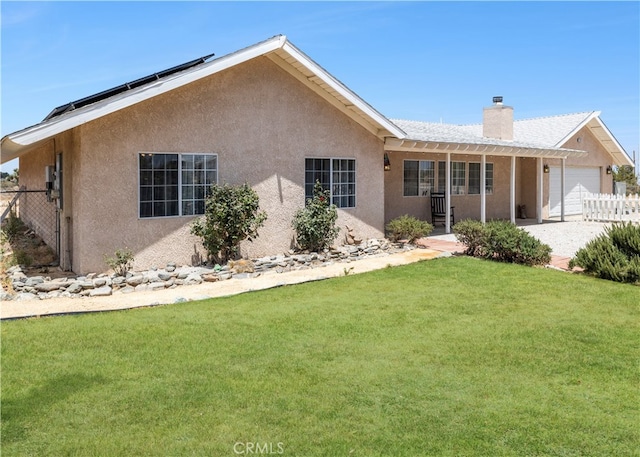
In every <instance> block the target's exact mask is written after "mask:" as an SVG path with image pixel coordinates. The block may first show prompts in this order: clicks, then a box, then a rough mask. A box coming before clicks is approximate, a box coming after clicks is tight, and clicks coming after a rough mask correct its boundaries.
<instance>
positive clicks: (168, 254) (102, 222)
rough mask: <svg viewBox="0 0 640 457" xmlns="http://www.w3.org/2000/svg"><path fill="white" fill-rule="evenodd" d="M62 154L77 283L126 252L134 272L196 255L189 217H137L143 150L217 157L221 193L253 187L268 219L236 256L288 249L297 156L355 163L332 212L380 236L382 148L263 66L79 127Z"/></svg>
mask: <svg viewBox="0 0 640 457" xmlns="http://www.w3.org/2000/svg"><path fill="white" fill-rule="evenodd" d="M59 149H64V152H63V154H64V156H65V161H64V165H65V170H66V176H67V179H66V181H65V182H68V183H70V185H71V186H72V189H69V190H68V191H66V192H65V211H64V212H65V217H69V219H68V220H66V225H67V226H68V227H71V228H72V231H73V233H72V236H70V237H69V239H70V242H71V245H72V249H71V251H72V256H73V269H74V271H76V272H78V273H87V272H91V271H98V272H99V271H104V270H105V269H106V265H105V263H104V255H105V254H106V255H113V253H114V251H115V250H116V249H118V248H124V247H127V248H129V249H131V250H132V251H133V252H134V255H135V258H136V263H135V267H136V268H148V267H150V266H153V265H156V266H159V267H161V266H164V265H165V264H166V263H167V262H172V261H173V262H177V263H179V264H191V263H192V262H193V261H194V260H197V258H198V257H199V256H203V255H204V251H203V250H202V248H201V243H200V240H199V239H198V238H196V237H194V236H192V235H190V233H189V228H190V224H191V222H192V221H193V217H164V218H155V219H151V218H142V219H141V218H139V217H138V154H139V153H140V152H168V153H181V152H184V153H193V152H203V153H215V154H217V155H218V168H219V170H218V179H219V183H221V184H223V183H230V184H240V183H243V182H245V181H246V182H248V183H250V184H251V185H252V186H253V187H254V188H255V189H256V190H257V192H258V194H259V196H260V203H261V207H262V208H263V209H264V210H266V211H267V214H268V220H267V222H266V225H265V226H264V227H263V228H262V229H261V230H260V236H259V238H258V239H257V240H256V241H254V242H253V243H248V242H247V243H244V244H243V246H242V254H243V255H244V256H247V257H256V256H263V255H271V254H277V253H279V252H283V251H284V250H287V249H289V248H291V246H292V241H293V236H294V234H293V231H292V229H291V220H292V218H293V214H294V212H295V211H296V209H298V208H300V207H302V206H303V205H304V165H305V162H304V159H305V157H336V158H354V159H356V173H357V175H356V181H357V183H356V186H357V194H356V199H357V204H356V208H353V209H345V210H340V211H339V214H340V216H339V224H340V226H341V228H344V226H345V225H349V226H350V227H353V228H354V229H355V232H356V234H357V235H358V236H360V237H363V238H379V237H381V236H383V226H384V205H383V198H384V189H383V186H382V182H383V173H384V172H383V167H382V156H383V145H382V141H381V140H379V139H378V138H376V137H375V136H373V135H372V134H371V133H369V132H368V131H366V130H365V129H363V128H362V127H361V126H359V125H358V124H356V123H355V122H354V121H352V120H351V119H349V118H348V117H347V116H345V115H343V114H342V113H340V112H339V111H338V110H337V109H336V108H334V107H332V106H331V105H329V104H328V103H327V102H326V101H324V100H323V99H322V98H321V97H319V96H318V95H316V94H315V93H313V92H312V91H311V90H310V89H308V88H307V87H305V86H304V85H302V83H300V82H298V81H297V80H295V79H294V78H293V77H291V76H290V75H289V74H287V73H286V72H285V71H283V70H282V69H280V68H279V67H278V66H276V65H275V64H273V63H272V62H271V61H270V60H269V59H268V58H266V57H260V58H257V59H254V60H252V61H249V62H247V63H245V64H242V65H239V66H236V67H232V68H231V69H228V70H225V71H223V72H221V73H218V74H216V75H213V76H211V77H209V78H207V79H204V80H200V81H197V82H194V83H192V84H190V85H189V86H184V87H182V88H179V89H176V90H174V91H172V92H170V93H167V94H165V95H163V96H159V97H155V98H153V99H150V100H147V101H145V102H142V103H139V104H137V105H134V106H132V107H129V108H126V109H124V110H121V111H119V112H116V113H114V114H111V115H108V116H105V117H103V118H101V119H98V120H95V121H93V122H90V123H88V124H85V125H83V126H80V127H78V128H77V129H75V133H74V135H73V141H71V140H69V144H68V145H66V147H63V146H61V147H60V148H59ZM67 156H70V157H68V158H67ZM30 157H31V155H29V160H31V158H30ZM25 162H26V161H25ZM34 166H35V165H34ZM67 167H69V168H68V169H67ZM21 173H22V169H21ZM42 174H44V171H42ZM69 176H71V179H69V178H68V177H69ZM71 193H72V194H73V201H72V205H71V206H70V207H69V208H67V207H66V198H67V197H68V196H69V195H70V194H71ZM63 220H64V219H63ZM63 225H65V224H63ZM343 236H344V235H343V234H341V238H340V239H339V240H338V241H339V242H340V241H342V237H343ZM62 238H63V239H66V235H63V237H62Z"/></svg>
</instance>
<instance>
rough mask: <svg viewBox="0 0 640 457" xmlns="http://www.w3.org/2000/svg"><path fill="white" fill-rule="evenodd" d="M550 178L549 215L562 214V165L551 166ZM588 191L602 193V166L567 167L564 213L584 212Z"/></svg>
mask: <svg viewBox="0 0 640 457" xmlns="http://www.w3.org/2000/svg"><path fill="white" fill-rule="evenodd" d="M549 179H550V181H549V215H550V216H560V167H551V169H550V170H549ZM587 193H593V194H597V193H600V168H570V167H567V168H565V200H564V205H565V207H564V214H565V215H567V216H570V215H572V214H582V197H584V195H585V194H587Z"/></svg>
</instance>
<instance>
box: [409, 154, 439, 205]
mask: <svg viewBox="0 0 640 457" xmlns="http://www.w3.org/2000/svg"><path fill="white" fill-rule="evenodd" d="M434 186H435V162H434V161H432V160H405V161H404V191H403V195H404V196H405V197H415V196H419V195H428V194H429V193H431V192H433V190H434Z"/></svg>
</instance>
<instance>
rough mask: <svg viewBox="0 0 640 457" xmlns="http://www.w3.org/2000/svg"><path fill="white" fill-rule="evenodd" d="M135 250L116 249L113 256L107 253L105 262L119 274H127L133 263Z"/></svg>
mask: <svg viewBox="0 0 640 457" xmlns="http://www.w3.org/2000/svg"><path fill="white" fill-rule="evenodd" d="M133 260H134V258H133V252H131V251H130V250H129V249H126V248H125V249H116V252H115V255H114V256H113V257H107V255H106V254H105V256H104V262H105V263H106V264H107V265H108V266H109V268H111V269H112V270H113V271H114V272H115V273H116V274H117V275H118V276H125V275H126V274H127V271H129V269H130V268H131V265H132V264H133Z"/></svg>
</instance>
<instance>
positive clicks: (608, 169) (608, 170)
mask: <svg viewBox="0 0 640 457" xmlns="http://www.w3.org/2000/svg"><path fill="white" fill-rule="evenodd" d="M612 171H613V170H611V165H607V174H608V175H610V174H611V173H612Z"/></svg>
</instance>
